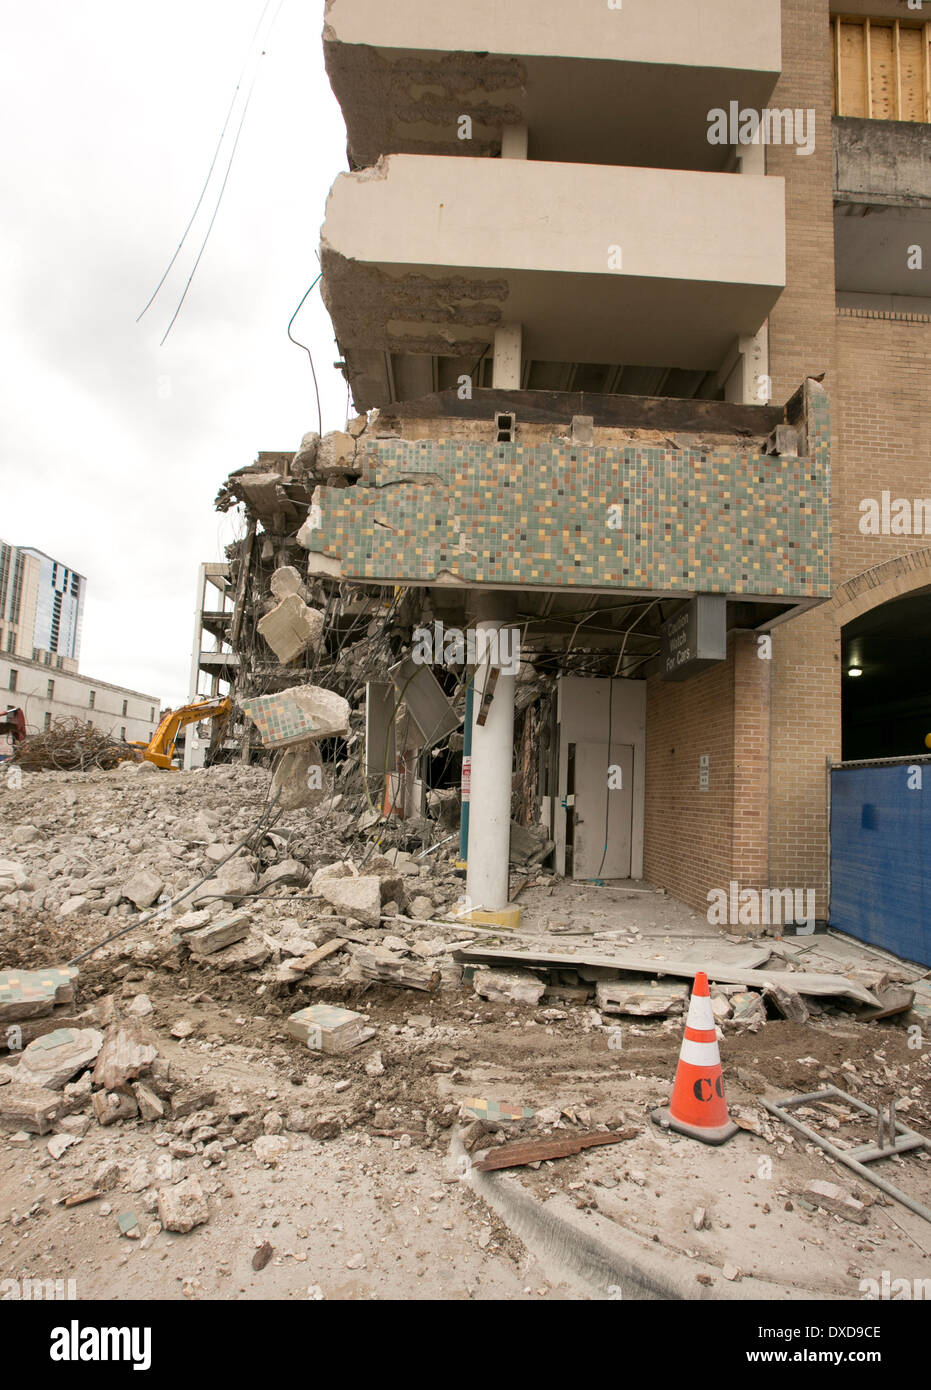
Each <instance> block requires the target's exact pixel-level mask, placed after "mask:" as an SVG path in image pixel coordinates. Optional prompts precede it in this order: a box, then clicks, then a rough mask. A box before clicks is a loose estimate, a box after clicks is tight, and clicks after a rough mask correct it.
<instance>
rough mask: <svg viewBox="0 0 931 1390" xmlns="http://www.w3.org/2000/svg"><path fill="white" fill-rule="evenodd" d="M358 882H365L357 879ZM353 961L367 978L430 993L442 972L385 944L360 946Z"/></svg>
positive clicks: (436, 984) (354, 952) (363, 976)
mask: <svg viewBox="0 0 931 1390" xmlns="http://www.w3.org/2000/svg"><path fill="white" fill-rule="evenodd" d="M356 882H358V883H361V882H363V880H362V879H357V880H356ZM352 955H353V961H354V963H355V965H356V966H357V967H358V969H359V971H360V973H361V975H362V978H363V979H365V980H378V981H380V982H381V983H382V984H388V985H400V986H402V987H404V988H406V989H419V990H424V991H426V992H428V993H430V992H432V991H433V990H435V989H436V988H437V987H438V986H439V983H440V972H439V971H438V970H436V969H435V968H434V967H432V966H430V965H427V964H424V965H417V964H415V963H414V962H413V961H410V960H405V959H404V957H403V956H398V955H395V954H394V952H393V951H389V950H386V949H385V947H384V946H371V947H367V946H360V947H358V948H357V949H356V950H354V951H353V953H352Z"/></svg>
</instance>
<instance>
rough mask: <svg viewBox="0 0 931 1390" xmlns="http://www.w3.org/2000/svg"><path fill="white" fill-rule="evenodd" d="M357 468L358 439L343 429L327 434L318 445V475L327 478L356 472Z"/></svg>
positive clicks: (315, 469) (315, 467)
mask: <svg viewBox="0 0 931 1390" xmlns="http://www.w3.org/2000/svg"><path fill="white" fill-rule="evenodd" d="M357 469H358V465H357V462H356V441H355V439H353V437H352V435H351V434H346V433H345V432H344V431H343V430H333V431H332V432H331V433H330V434H325V435H324V436H323V438H322V439H321V440H320V443H319V445H318V446H317V457H316V461H315V465H314V473H315V474H316V476H317V477H319V478H324V479H327V478H332V477H335V476H338V475H339V474H344V475H345V474H354V473H355V472H356V471H357Z"/></svg>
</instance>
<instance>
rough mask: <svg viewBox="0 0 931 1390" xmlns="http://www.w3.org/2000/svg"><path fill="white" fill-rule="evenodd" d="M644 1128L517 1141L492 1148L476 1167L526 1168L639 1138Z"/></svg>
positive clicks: (482, 1169)
mask: <svg viewBox="0 0 931 1390" xmlns="http://www.w3.org/2000/svg"><path fill="white" fill-rule="evenodd" d="M640 1132H641V1131H640V1130H639V1129H635V1128H633V1127H631V1128H629V1129H619V1130H615V1131H614V1133H612V1134H605V1133H604V1132H596V1133H594V1134H577V1135H567V1136H566V1137H565V1138H562V1137H560V1138H559V1139H528V1140H525V1141H522V1140H516V1141H515V1142H514V1143H513V1144H501V1145H500V1146H499V1147H497V1148H494V1149H490V1150H489V1151H488V1153H487V1154H486V1155H485V1157H484V1158H481V1159H478V1160H477V1161H476V1162H474V1163H473V1164H472V1167H473V1168H474V1169H475V1171H476V1172H478V1173H493V1172H495V1171H496V1169H499V1168H523V1167H524V1165H525V1164H527V1163H543V1162H545V1161H546V1160H547V1159H550V1158H570V1157H571V1156H572V1155H573V1154H577V1153H581V1152H582V1150H583V1149H595V1148H600V1147H601V1146H602V1145H604V1144H622V1143H623V1142H624V1141H625V1140H626V1139H635V1138H636V1137H637V1135H638V1134H639V1133H640Z"/></svg>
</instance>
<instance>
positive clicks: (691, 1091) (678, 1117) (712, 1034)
mask: <svg viewBox="0 0 931 1390" xmlns="http://www.w3.org/2000/svg"><path fill="white" fill-rule="evenodd" d="M652 1118H653V1123H654V1124H657V1125H660V1126H662V1128H663V1129H674V1130H677V1131H678V1133H679V1134H687V1135H688V1136H689V1138H690V1139H700V1140H701V1141H702V1143H703V1144H723V1143H724V1142H725V1141H726V1140H727V1139H730V1137H731V1135H732V1134H736V1133H737V1125H735V1124H734V1122H733V1120H732V1119H731V1118H730V1116H729V1115H728V1113H727V1101H726V1100H725V1099H724V1073H723V1072H722V1070H721V1054H720V1052H719V1051H718V1035H717V1032H716V1030H715V1023H714V1014H713V1013H712V1011H711V995H710V994H709V992H708V976H707V975H706V974H705V972H704V971H703V970H700V971H699V972H698V974H697V975H696V976H695V984H694V985H693V986H692V998H691V1002H690V1003H689V1012H688V1018H687V1019H686V1020H685V1037H684V1038H683V1039H682V1050H681V1052H680V1053H679V1066H678V1068H677V1069H676V1079H675V1081H674V1082H673V1086H672V1100H671V1101H670V1102H669V1105H668V1106H663V1107H662V1108H661V1109H659V1110H654V1111H653V1116H652Z"/></svg>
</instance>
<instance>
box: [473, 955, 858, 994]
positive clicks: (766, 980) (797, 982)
mask: <svg viewBox="0 0 931 1390" xmlns="http://www.w3.org/2000/svg"><path fill="white" fill-rule="evenodd" d="M456 958H457V959H458V960H464V961H489V962H494V961H504V960H506V961H509V962H511V963H513V964H515V965H526V964H531V963H532V964H533V965H536V966H541V965H542V966H555V967H563V968H565V969H573V968H575V967H576V966H579V965H592V966H601V967H606V968H608V969H611V970H620V971H632V972H634V973H635V974H638V975H658V976H662V975H672V976H674V977H676V978H681V979H694V977H695V976H696V975H697V974H698V972H699V971H700V970H703V971H704V972H705V974H706V975H707V976H708V979H709V980H710V981H716V982H717V983H718V984H725V985H749V986H751V987H753V988H757V989H760V990H762V989H764V988H765V986H766V985H768V984H774V985H779V986H781V987H782V988H783V989H790V990H792V989H794V990H795V991H796V992H797V993H798V994H809V995H818V996H832V995H841V996H843V997H845V998H848V999H855V1000H856V1001H857V1002H858V1003H860V1004H869V1005H870V1006H871V1007H872V1008H879V1007H880V1003H879V1000H878V999H877V997H876V995H875V994H873V993H872V992H871V991H870V990H868V989H866V988H865V987H864V986H863V985H860V984H857V983H856V981H854V980H848V979H847V977H846V975H826V974H821V973H817V974H816V973H815V972H814V971H808V970H798V971H795V970H766V969H757V968H752V969H747V968H746V967H740V966H734V965H727V964H725V963H724V962H722V961H718V960H715V959H714V958H713V957H709V958H706V959H705V960H676V959H671V960H670V959H665V960H657V959H656V958H655V957H650V956H646V955H641V954H635V953H634V952H632V951H625V952H623V953H622V954H620V955H617V956H610V955H607V954H604V955H602V954H601V953H596V952H588V951H575V952H573V953H572V954H569V953H568V952H566V953H559V954H557V953H555V952H553V953H550V952H548V951H525V950H521V949H519V948H518V949H516V950H515V949H513V948H512V949H510V950H509V949H508V948H507V947H506V946H467V947H465V948H464V949H463V950H461V951H457V952H456Z"/></svg>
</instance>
